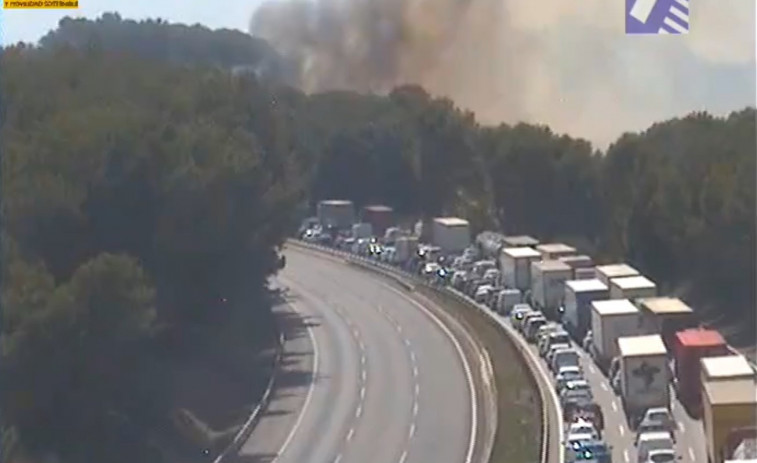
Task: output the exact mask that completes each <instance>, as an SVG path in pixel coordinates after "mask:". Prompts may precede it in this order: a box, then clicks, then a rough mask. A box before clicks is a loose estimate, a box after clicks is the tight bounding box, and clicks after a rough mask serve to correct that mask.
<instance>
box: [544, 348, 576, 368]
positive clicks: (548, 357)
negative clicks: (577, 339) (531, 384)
mask: <svg viewBox="0 0 757 463" xmlns="http://www.w3.org/2000/svg"><path fill="white" fill-rule="evenodd" d="M569 348H570V345H568V344H552V346H550V348H549V350H548V351H547V354H546V355H545V356H544V360H546V361H547V365H549V364H551V363H552V358H553V357H554V355H555V353H556V352H557V351H558V350H561V349H569Z"/></svg>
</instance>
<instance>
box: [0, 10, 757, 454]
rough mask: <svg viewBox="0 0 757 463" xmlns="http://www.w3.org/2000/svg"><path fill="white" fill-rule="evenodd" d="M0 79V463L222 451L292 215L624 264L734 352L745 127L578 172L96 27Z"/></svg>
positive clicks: (659, 128)
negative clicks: (438, 229)
mask: <svg viewBox="0 0 757 463" xmlns="http://www.w3.org/2000/svg"><path fill="white" fill-rule="evenodd" d="M263 63H265V65H263ZM0 65H2V69H3V79H2V83H1V85H2V87H1V90H2V98H3V103H4V104H3V127H2V143H3V146H2V148H3V149H2V154H3V159H2V169H3V171H2V196H3V205H2V207H3V261H2V270H3V277H4V278H3V292H2V303H3V316H4V320H3V326H2V343H3V354H2V355H3V358H2V365H1V366H2V371H0V374H2V377H3V378H4V382H5V384H4V387H5V390H4V394H3V397H2V408H3V411H4V414H3V416H2V417H0V419H1V420H2V425H3V426H4V428H5V429H6V431H7V432H6V433H4V437H5V438H6V439H7V440H8V441H9V445H4V449H5V450H6V451H7V449H8V448H10V447H12V448H16V449H19V448H22V449H25V450H27V451H44V452H48V451H52V452H54V453H57V454H59V455H60V456H61V457H62V460H63V461H64V462H65V463H68V462H76V463H80V462H82V463H88V462H100V461H108V462H114V463H118V462H121V461H123V462H134V461H141V462H146V463H150V462H163V461H177V460H179V459H181V461H192V459H195V460H196V459H197V458H198V454H199V449H200V447H199V446H198V447H196V448H193V447H192V446H191V445H187V440H188V436H189V437H190V439H189V440H197V441H202V440H203V439H199V438H191V436H193V435H194V434H196V433H194V432H191V430H190V431H186V430H184V431H181V429H183V428H182V426H176V424H175V423H176V422H177V421H180V422H183V423H194V422H195V420H194V418H197V419H199V420H200V421H202V422H203V423H205V424H206V425H208V426H210V427H212V428H213V430H214V433H220V435H222V436H223V435H226V434H225V433H224V431H225V430H226V428H227V427H229V426H232V425H233V423H235V422H238V420H239V418H240V417H239V414H240V413H239V411H238V410H240V409H242V408H243V406H245V405H249V403H246V402H245V401H247V402H249V401H252V400H254V397H250V395H251V393H250V391H251V385H254V384H257V382H256V380H259V378H260V377H261V376H264V369H263V367H262V366H261V365H259V364H254V365H253V363H252V360H253V359H255V358H257V357H256V355H255V354H257V353H259V352H260V351H261V350H262V349H263V348H265V347H266V346H269V345H270V342H271V338H272V334H273V331H274V330H273V329H272V320H271V319H272V317H271V316H270V310H269V307H270V300H269V296H268V294H267V292H266V290H265V281H266V278H267V277H268V276H269V275H270V274H271V273H273V272H275V270H276V268H277V262H278V261H277V251H276V249H277V246H279V245H280V244H281V243H282V240H283V238H284V236H285V235H286V233H287V232H288V231H290V230H291V229H292V227H293V225H294V220H293V218H294V214H295V210H297V209H298V208H299V207H300V206H303V205H306V203H307V202H310V203H311V204H312V202H313V201H315V200H317V199H320V198H323V197H344V198H351V199H354V200H355V201H356V202H357V203H358V204H364V203H367V202H382V203H386V204H389V205H391V206H394V207H395V208H396V209H397V210H398V211H399V212H400V213H402V214H403V215H406V216H425V217H429V216H433V215H436V214H441V213H447V214H460V215H464V216H466V217H468V218H469V219H471V221H472V223H473V224H474V225H475V227H476V228H477V229H479V230H480V229H484V228H492V229H493V228H496V229H500V230H502V231H504V232H506V233H529V234H533V235H536V236H539V237H540V238H542V239H545V240H552V239H555V240H557V239H560V240H567V241H569V242H573V243H577V244H579V245H580V246H581V247H582V248H583V249H584V250H585V251H587V252H590V253H592V254H593V255H595V256H601V258H602V260H603V261H612V260H619V259H624V260H628V261H630V262H631V263H632V264H634V265H635V266H637V267H639V268H640V269H641V270H642V271H644V272H645V273H647V274H648V275H650V276H651V277H652V278H654V279H655V280H656V281H657V282H658V283H659V284H660V285H661V286H662V288H663V290H664V291H666V292H676V293H678V294H680V295H682V296H683V297H684V298H685V299H686V300H688V301H689V302H690V303H691V304H692V305H693V306H694V307H695V308H696V309H697V310H698V312H699V313H700V314H701V315H702V317H703V319H705V320H710V321H714V322H717V323H719V324H722V325H724V326H733V327H734V332H733V333H732V334H733V335H734V338H733V339H736V340H739V335H743V337H744V338H745V340H746V341H749V340H750V339H746V338H748V336H747V335H748V334H750V331H751V330H750V327H751V326H754V322H755V295H754V280H755V268H754V255H755V225H754V220H753V218H754V217H753V216H754V211H755V177H754V172H755V156H754V153H755V139H756V138H757V137H756V136H755V110H754V109H753V108H750V109H745V110H742V111H738V112H734V113H733V114H731V115H730V116H728V117H726V118H715V117H712V116H709V115H707V114H704V113H697V114H692V115H690V116H687V117H685V118H682V119H675V120H671V121H668V122H665V123H660V124H656V125H654V126H653V127H651V128H650V129H649V130H647V131H646V132H644V133H641V134H627V135H624V136H623V137H621V138H620V139H619V140H618V141H617V142H616V143H615V144H613V145H612V146H611V147H610V148H609V149H608V150H607V152H606V153H600V152H597V151H596V150H594V149H593V148H592V147H591V145H590V144H589V143H588V142H586V141H583V140H577V139H572V138H570V137H567V136H560V135H556V134H554V133H552V132H551V131H550V130H549V129H548V128H546V127H538V126H532V125H525V124H519V125H515V126H508V125H502V126H499V127H482V126H480V125H479V124H477V123H476V121H475V119H474V117H473V116H472V115H471V114H468V113H465V112H464V111H461V110H459V109H457V108H456V107H455V106H454V105H453V103H452V102H450V101H448V100H445V99H439V98H433V97H431V96H429V95H428V94H426V93H425V92H424V91H423V89H421V88H418V87H413V86H408V87H401V88H398V89H396V90H395V91H393V92H392V93H391V94H390V95H387V96H385V97H380V96H367V95H358V94H354V93H348V92H331V93H326V94H319V95H312V96H307V95H304V94H302V93H301V92H299V91H296V90H294V89H292V88H289V87H285V86H279V85H277V84H275V83H274V82H272V81H274V80H278V81H279V82H281V81H284V82H286V79H285V77H286V73H285V72H284V71H282V70H285V69H286V65H285V64H283V63H281V62H280V61H279V60H278V59H277V58H276V56H275V54H273V52H272V51H270V49H269V48H268V47H267V46H266V45H265V44H264V43H262V42H260V41H258V40H255V39H252V38H250V37H247V36H245V35H243V34H237V33H231V32H228V31H226V32H211V31H208V30H206V29H204V28H201V27H191V28H188V27H185V26H176V25H168V24H166V23H164V22H159V21H147V22H143V23H136V22H132V21H122V20H120V18H118V17H117V16H116V15H105V16H103V18H101V19H99V20H97V21H85V20H64V21H62V22H61V27H60V28H59V30H58V31H55V32H53V33H51V34H50V35H48V36H47V37H46V38H45V39H44V40H43V41H42V42H41V46H40V47H30V46H23V45H19V46H14V47H10V48H6V49H4V50H3V52H2V57H1V62H0ZM235 66H247V67H248V68H250V69H253V70H255V71H256V73H257V75H258V77H255V75H253V74H231V73H230V72H229V70H232V69H234V68H235ZM261 66H262V67H261ZM261 69H263V70H265V69H273V71H270V72H268V71H265V72H264V71H263V70H261ZM261 77H262V78H261ZM608 117H611V114H610V115H608ZM224 301H226V302H224ZM739 327H740V330H739V329H738V328H739ZM752 334H753V333H752ZM752 341H753V340H752ZM251 365H252V366H251ZM502 374H505V373H504V372H499V373H498V375H502ZM224 378H225V380H224ZM252 387H254V386H252ZM214 388H222V392H221V393H219V392H218V389H214ZM214 392H215V393H214ZM210 397H212V398H213V400H215V401H219V400H220V398H223V399H224V403H223V404H220V405H219V404H218V403H217V402H216V403H214V404H213V405H212V406H209V405H208V402H209V399H208V398H210ZM235 397H238V398H239V400H237V401H235V400H234V398H235ZM226 402H228V403H226ZM203 404H204V405H203ZM182 410H189V412H191V413H190V415H191V416H192V417H194V418H191V417H189V415H187V413H186V412H185V411H182ZM234 410H236V413H235V412H234ZM177 417H185V419H183V420H182V419H176V418H177ZM190 427H191V426H190ZM195 428H203V426H200V425H199V424H198V425H197V426H195V427H194V428H193V429H195ZM206 434H207V433H206ZM158 442H159V443H160V445H157V444H156V443H158ZM173 442H176V445H169V444H171V443H173ZM212 444H213V445H220V443H219V442H213V443H212ZM203 445H204V444H203ZM187 448H190V449H191V450H190V451H189V453H186V452H184V451H183V450H182V449H187ZM183 452H184V453H183ZM193 452H194V453H193ZM6 457H7V455H6ZM4 461H5V459H4Z"/></svg>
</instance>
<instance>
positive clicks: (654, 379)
mask: <svg viewBox="0 0 757 463" xmlns="http://www.w3.org/2000/svg"><path fill="white" fill-rule="evenodd" d="M618 351H619V352H620V390H621V394H620V395H621V399H622V402H623V409H624V410H625V412H626V417H627V418H628V421H629V425H630V426H631V427H632V428H635V427H636V426H637V425H638V423H639V421H640V420H641V418H642V417H643V416H644V413H645V412H646V411H647V409H649V408H656V407H665V408H669V407H670V370H669V369H668V353H667V350H666V349H665V344H664V343H663V342H662V337H660V335H658V334H652V335H646V336H631V337H620V338H618Z"/></svg>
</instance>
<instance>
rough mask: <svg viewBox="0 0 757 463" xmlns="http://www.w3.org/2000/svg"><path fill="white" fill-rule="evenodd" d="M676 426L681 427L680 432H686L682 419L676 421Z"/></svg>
mask: <svg viewBox="0 0 757 463" xmlns="http://www.w3.org/2000/svg"><path fill="white" fill-rule="evenodd" d="M678 427H679V428H681V432H686V425H684V424H683V421H679V422H678Z"/></svg>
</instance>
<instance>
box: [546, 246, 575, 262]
mask: <svg viewBox="0 0 757 463" xmlns="http://www.w3.org/2000/svg"><path fill="white" fill-rule="evenodd" d="M536 250H537V251H539V252H540V253H541V258H542V259H544V260H557V259H559V258H560V257H567V256H572V255H575V253H576V248H574V247H573V246H568V245H567V244H563V243H545V244H539V245H537V246H536Z"/></svg>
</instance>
